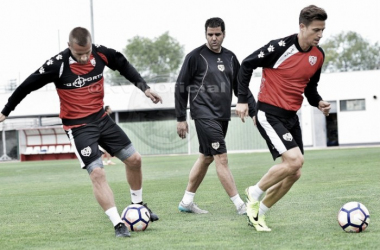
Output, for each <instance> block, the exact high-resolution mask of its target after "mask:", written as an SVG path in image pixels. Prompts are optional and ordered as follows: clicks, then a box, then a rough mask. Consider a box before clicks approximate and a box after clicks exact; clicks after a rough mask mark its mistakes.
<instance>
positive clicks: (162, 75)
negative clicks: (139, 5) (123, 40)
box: [108, 32, 184, 85]
mask: <svg viewBox="0 0 380 250" xmlns="http://www.w3.org/2000/svg"><path fill="white" fill-rule="evenodd" d="M123 53H124V55H125V56H126V57H127V59H128V61H129V62H130V63H131V64H132V65H133V66H134V67H135V68H136V69H137V71H138V72H139V73H140V74H141V75H142V76H143V77H144V78H145V80H147V81H148V82H162V81H169V78H170V77H171V76H173V75H174V74H176V73H177V70H178V69H179V66H180V64H181V62H182V59H183V56H184V47H183V46H182V45H181V44H180V43H179V42H178V41H177V40H176V39H175V38H173V37H171V36H170V35H169V32H165V33H164V34H162V35H161V36H159V37H156V38H154V39H149V38H146V37H141V36H135V37H133V38H132V39H129V40H128V44H127V45H126V47H125V48H124V49H123ZM108 76H109V78H110V79H109V82H110V84H111V85H114V84H117V85H118V84H126V83H127V81H126V80H125V78H124V77H122V76H120V74H119V72H109V73H108ZM127 84H128V83H127Z"/></svg>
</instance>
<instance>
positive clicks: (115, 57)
mask: <svg viewBox="0 0 380 250" xmlns="http://www.w3.org/2000/svg"><path fill="white" fill-rule="evenodd" d="M96 47H97V51H98V52H99V53H101V54H103V55H104V56H105V57H106V58H107V61H106V64H107V67H109V68H110V69H112V70H114V71H115V70H117V71H119V72H120V74H121V75H122V76H124V77H125V78H126V79H127V80H129V81H130V82H132V83H133V84H134V85H135V86H136V87H138V88H139V89H141V91H143V92H145V90H147V89H148V88H149V86H148V85H147V84H146V81H145V80H144V78H142V76H141V75H140V73H139V72H137V70H136V69H135V67H133V65H132V64H131V63H130V62H129V61H128V60H127V58H125V56H124V55H123V54H122V53H120V52H119V51H116V50H114V49H111V48H107V47H105V46H102V45H96Z"/></svg>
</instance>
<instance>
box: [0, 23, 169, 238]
mask: <svg viewBox="0 0 380 250" xmlns="http://www.w3.org/2000/svg"><path fill="white" fill-rule="evenodd" d="M105 66H107V67H108V68H110V69H112V70H118V71H119V72H120V74H121V75H123V76H124V77H125V78H127V79H128V80H129V81H131V82H132V83H134V84H135V86H136V87H138V88H139V89H140V90H141V91H142V92H144V93H145V95H146V96H147V97H148V98H150V99H151V101H152V102H153V103H158V102H162V100H161V97H160V96H159V95H157V94H156V93H154V92H152V91H150V88H149V86H148V85H147V84H146V82H145V81H144V79H143V78H142V77H141V76H140V74H139V73H138V72H137V71H136V69H135V68H134V67H133V66H132V65H131V64H130V63H129V62H128V61H127V59H126V58H125V57H124V56H123V55H122V54H121V53H120V52H117V51H116V50H114V49H110V48H106V47H104V46H101V45H94V44H92V40H91V34H90V32H89V31H88V30H87V29H85V28H82V27H77V28H74V29H73V30H72V31H71V32H70V35H69V42H68V48H67V49H66V50H64V51H62V52H60V53H59V54H57V55H55V56H53V57H52V58H50V59H48V60H47V61H46V62H45V63H44V64H43V65H42V66H41V67H40V68H39V69H37V70H36V71H35V72H34V73H33V74H31V75H30V76H29V77H28V78H27V79H26V80H25V81H24V82H23V83H22V84H21V85H20V86H19V87H18V88H17V89H16V90H15V91H14V92H13V93H12V95H11V96H10V98H9V99H8V103H7V104H6V105H5V107H4V109H3V110H2V112H1V114H0V122H2V121H4V120H5V119H6V118H7V116H9V114H10V112H11V111H12V110H14V109H15V108H16V106H17V105H18V104H19V103H20V102H21V101H22V100H23V99H24V98H25V96H26V95H28V94H29V93H30V92H31V91H34V90H37V89H39V88H41V87H43V86H44V85H46V84H48V83H50V82H54V84H55V87H56V89H57V93H58V96H59V99H60V104H61V105H60V106H61V110H60V118H61V119H62V123H63V128H64V129H65V131H66V134H67V136H68V137H69V139H70V142H71V144H72V145H73V146H74V148H75V153H76V156H77V157H78V159H79V162H80V165H81V168H82V169H86V170H87V172H88V174H89V175H90V179H91V181H92V187H93V192H94V195H95V198H96V200H97V201H98V203H99V205H100V206H101V207H102V208H103V210H104V211H105V213H106V215H107V216H108V217H109V219H110V220H111V222H112V223H113V225H114V228H115V236H116V237H129V236H130V233H129V231H128V229H127V228H126V226H125V224H124V223H123V222H122V220H121V218H120V214H119V213H118V211H117V208H116V205H115V200H114V195H113V192H112V190H111V188H110V186H109V185H108V182H107V179H106V173H105V170H104V167H103V163H102V158H101V155H102V153H101V151H100V150H99V147H98V145H100V146H101V147H103V148H104V149H105V150H106V151H107V152H110V154H111V155H114V156H116V157H117V158H119V159H120V160H121V161H122V162H124V164H125V169H126V178H127V181H128V183H129V186H130V195H131V200H132V203H139V204H143V205H144V206H146V204H144V203H143V200H142V171H141V156H140V154H139V153H138V152H137V151H136V149H135V148H134V147H133V144H132V143H131V141H130V140H129V138H128V136H127V135H126V134H125V132H124V131H123V130H122V129H121V128H120V127H119V126H118V125H117V124H115V122H114V121H113V120H112V119H111V118H110V117H109V116H108V115H107V114H106V112H105V111H104V109H103V105H104V102H103V97H104V78H103V70H104V67H105ZM148 210H149V209H148ZM149 211H150V212H151V220H152V221H156V220H158V216H157V215H156V214H154V213H153V212H152V211H151V210H149Z"/></svg>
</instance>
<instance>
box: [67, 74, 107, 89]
mask: <svg viewBox="0 0 380 250" xmlns="http://www.w3.org/2000/svg"><path fill="white" fill-rule="evenodd" d="M102 76H103V73H100V74H99V75H96V76H90V77H87V78H83V77H81V76H78V78H77V79H75V81H74V82H73V83H65V85H66V86H68V87H71V86H74V87H76V88H80V87H83V86H84V85H85V84H86V82H90V81H95V80H99V79H101V78H102Z"/></svg>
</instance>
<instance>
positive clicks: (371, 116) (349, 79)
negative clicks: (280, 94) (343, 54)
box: [318, 70, 380, 145]
mask: <svg viewBox="0 0 380 250" xmlns="http://www.w3.org/2000/svg"><path fill="white" fill-rule="evenodd" d="M318 91H319V93H320V95H321V96H322V97H323V99H325V100H328V101H329V100H330V101H337V114H338V136H339V144H340V145H344V144H363V143H380V132H379V128H380V70H374V71H356V72H347V73H332V74H323V75H322V76H321V80H320V84H319V86H318ZM374 96H376V97H377V99H374ZM350 99H365V104H366V110H363V111H340V101H341V100H350Z"/></svg>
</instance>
